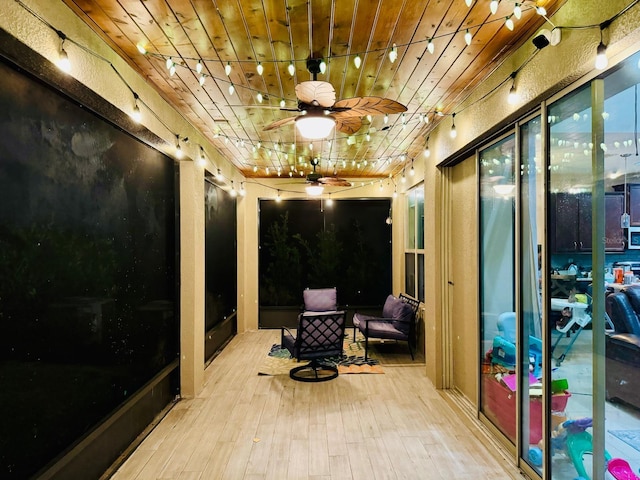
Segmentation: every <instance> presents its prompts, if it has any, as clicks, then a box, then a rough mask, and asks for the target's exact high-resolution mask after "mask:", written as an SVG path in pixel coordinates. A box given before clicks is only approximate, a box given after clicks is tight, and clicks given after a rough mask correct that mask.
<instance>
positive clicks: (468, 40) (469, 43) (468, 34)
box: [464, 28, 473, 45]
mask: <svg viewBox="0 0 640 480" xmlns="http://www.w3.org/2000/svg"><path fill="white" fill-rule="evenodd" d="M472 39H473V36H472V35H471V32H470V31H469V29H468V28H467V33H465V34H464V41H465V42H466V43H467V45H471V40H472Z"/></svg>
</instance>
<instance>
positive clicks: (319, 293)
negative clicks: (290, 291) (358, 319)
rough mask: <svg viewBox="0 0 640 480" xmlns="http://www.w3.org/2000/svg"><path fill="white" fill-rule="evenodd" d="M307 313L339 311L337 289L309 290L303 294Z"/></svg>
mask: <svg viewBox="0 0 640 480" xmlns="http://www.w3.org/2000/svg"><path fill="white" fill-rule="evenodd" d="M302 296H303V298H304V309H305V311H311V312H333V311H336V310H337V309H338V294H337V291H336V288H335V287H333V288H307V289H306V290H304V291H303V292H302Z"/></svg>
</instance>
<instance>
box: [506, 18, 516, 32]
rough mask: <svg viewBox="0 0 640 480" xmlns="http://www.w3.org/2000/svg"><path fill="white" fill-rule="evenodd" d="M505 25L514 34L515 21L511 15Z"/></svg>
mask: <svg viewBox="0 0 640 480" xmlns="http://www.w3.org/2000/svg"><path fill="white" fill-rule="evenodd" d="M504 25H505V26H506V27H507V28H508V29H509V30H511V31H512V32H513V29H514V25H513V20H511V15H509V16H508V17H507V19H506V20H505V22H504Z"/></svg>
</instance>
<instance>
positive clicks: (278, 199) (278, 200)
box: [276, 190, 282, 202]
mask: <svg viewBox="0 0 640 480" xmlns="http://www.w3.org/2000/svg"><path fill="white" fill-rule="evenodd" d="M281 201H282V197H281V196H280V190H278V194H277V195H276V202H281Z"/></svg>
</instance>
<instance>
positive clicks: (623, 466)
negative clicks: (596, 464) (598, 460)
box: [607, 458, 640, 480]
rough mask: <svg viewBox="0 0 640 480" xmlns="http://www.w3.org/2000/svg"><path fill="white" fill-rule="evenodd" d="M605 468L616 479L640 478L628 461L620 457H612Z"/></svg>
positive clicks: (632, 479) (636, 479) (629, 479)
mask: <svg viewBox="0 0 640 480" xmlns="http://www.w3.org/2000/svg"><path fill="white" fill-rule="evenodd" d="M607 470H609V473H610V474H611V475H613V478H615V479H616V480H640V477H638V476H637V475H636V474H635V473H633V470H631V466H630V465H629V462H627V461H626V460H623V459H622V458H612V459H611V460H609V463H608V464H607Z"/></svg>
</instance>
